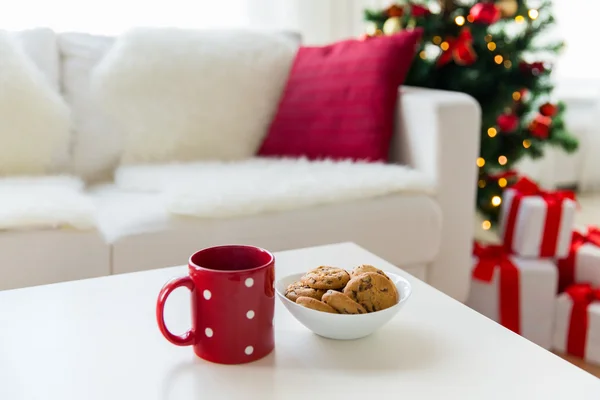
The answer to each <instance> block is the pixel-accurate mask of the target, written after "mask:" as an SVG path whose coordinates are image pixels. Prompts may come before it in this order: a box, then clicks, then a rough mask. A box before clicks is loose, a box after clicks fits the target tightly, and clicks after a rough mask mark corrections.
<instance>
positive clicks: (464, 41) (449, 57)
mask: <svg viewBox="0 0 600 400" xmlns="http://www.w3.org/2000/svg"><path fill="white" fill-rule="evenodd" d="M446 42H447V43H448V48H447V49H446V50H445V51H444V52H443V53H442V55H441V56H440V57H439V58H438V61H437V65H438V67H441V66H443V65H446V64H448V63H449V62H451V61H453V60H454V62H455V63H456V64H458V65H471V64H473V63H474V62H475V61H476V60H477V53H475V50H473V36H472V35H471V31H470V30H469V28H466V27H465V28H463V29H462V30H461V31H460V34H459V35H458V37H457V38H455V37H448V38H446Z"/></svg>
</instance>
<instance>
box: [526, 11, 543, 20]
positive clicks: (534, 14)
mask: <svg viewBox="0 0 600 400" xmlns="http://www.w3.org/2000/svg"><path fill="white" fill-rule="evenodd" d="M527 15H529V18H531V19H533V20H536V19H537V17H539V16H540V13H539V11H538V10H536V9H534V8H532V9H531V10H529V11H528V12H527Z"/></svg>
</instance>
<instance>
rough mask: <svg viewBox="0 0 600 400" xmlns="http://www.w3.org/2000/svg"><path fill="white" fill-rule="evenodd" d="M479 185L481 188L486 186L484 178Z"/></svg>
mask: <svg viewBox="0 0 600 400" xmlns="http://www.w3.org/2000/svg"><path fill="white" fill-rule="evenodd" d="M477 186H479V187H480V188H481V189H483V188H484V187H485V186H486V183H485V181H484V180H483V179H480V180H479V181H478V182H477Z"/></svg>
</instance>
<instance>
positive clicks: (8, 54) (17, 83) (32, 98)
mask: <svg viewBox="0 0 600 400" xmlns="http://www.w3.org/2000/svg"><path fill="white" fill-rule="evenodd" d="M41 36H42V37H44V40H42V42H44V43H46V42H49V43H52V40H53V39H52V38H48V37H46V36H45V35H41ZM22 42H23V41H18V40H15V35H10V34H8V33H7V32H4V31H0V60H1V62H0V88H1V90H0V143H1V145H0V175H25V174H29V175H41V174H46V173H51V172H58V171H60V172H64V171H65V170H66V169H67V168H68V161H69V144H70V115H69V108H68V106H67V104H66V103H65V102H64V101H63V99H62V97H61V96H60V93H59V92H58V91H57V90H56V85H55V83H54V84H53V82H52V77H51V76H50V77H49V75H48V74H46V73H44V72H42V71H41V70H40V69H39V68H38V67H37V65H36V64H35V63H34V62H33V60H32V59H31V58H30V57H29V56H27V54H26V52H25V50H24V48H23V46H22V44H21V43H22ZM30 44H31V43H30ZM32 47H37V45H36V46H33V45H32V44H31V47H30V50H31V48H32ZM50 48H52V46H51V47H50ZM43 58H44V57H43V56H42V55H40V56H39V58H38V62H39V63H42V64H44V63H45V61H42V59H43ZM49 62H50V63H51V60H49ZM50 74H51V71H50Z"/></svg>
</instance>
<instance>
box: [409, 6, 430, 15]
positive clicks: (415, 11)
mask: <svg viewBox="0 0 600 400" xmlns="http://www.w3.org/2000/svg"><path fill="white" fill-rule="evenodd" d="M430 14H431V11H429V8H427V7H425V6H422V5H419V4H412V5H411V6H410V15H412V16H413V17H415V18H421V17H426V16H428V15H430Z"/></svg>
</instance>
